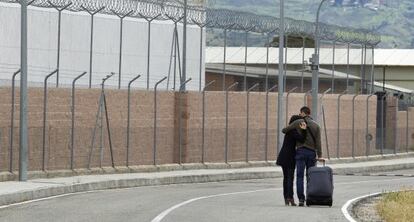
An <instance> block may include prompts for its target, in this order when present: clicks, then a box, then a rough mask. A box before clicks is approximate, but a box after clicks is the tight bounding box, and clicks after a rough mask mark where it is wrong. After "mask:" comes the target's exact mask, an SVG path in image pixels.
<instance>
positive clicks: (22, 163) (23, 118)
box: [19, 1, 28, 181]
mask: <svg viewBox="0 0 414 222" xmlns="http://www.w3.org/2000/svg"><path fill="white" fill-rule="evenodd" d="M20 4H21V20H20V21H21V25H20V26H21V27H20V28H21V32H20V35H21V39H20V41H21V43H20V44H21V46H20V50H21V53H20V70H21V77H20V139H19V140H20V152H19V180H20V181H27V162H28V159H27V158H28V157H27V152H28V144H27V2H26V1H20Z"/></svg>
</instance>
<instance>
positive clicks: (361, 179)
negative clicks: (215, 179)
mask: <svg viewBox="0 0 414 222" xmlns="http://www.w3.org/2000/svg"><path fill="white" fill-rule="evenodd" d="M334 180H335V191H334V206H333V207H332V208H329V207H286V206H284V204H283V197H282V190H281V179H265V180H250V181H230V182H220V183H206V184H186V185H170V186H158V187H140V188H132V189H122V190H107V191H98V192H90V193H83V194H74V195H69V196H63V197H58V198H53V199H47V200H42V201H37V202H31V203H27V204H22V205H18V206H11V207H8V208H5V209H1V210H0V221H7V222H10V221H17V222H19V221H22V222H23V221H24V222H28V221H31V222H37V221H39V222H45V221H74V222H75V221H76V222H79V221H102V222H106V221H108V222H109V221H111V222H112V221H149V222H150V221H153V222H156V221H163V222H172V221H174V222H190V221H191V222H204V221H205V222H207V221H220V222H221V221H225V222H227V221H254V222H256V221H272V222H274V221H306V222H312V221H330V222H331V221H346V219H345V218H344V216H343V215H342V212H341V207H342V205H343V204H345V202H346V201H347V200H349V199H352V198H354V197H358V196H361V195H365V194H369V193H375V192H380V191H387V190H396V189H399V188H402V187H408V186H413V185H414V178H413V177H395V176H392V177H374V176H335V177H334ZM157 216H158V217H157Z"/></svg>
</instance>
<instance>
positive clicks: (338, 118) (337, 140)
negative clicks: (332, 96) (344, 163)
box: [336, 90, 348, 159]
mask: <svg viewBox="0 0 414 222" xmlns="http://www.w3.org/2000/svg"><path fill="white" fill-rule="evenodd" d="M347 92H348V90H345V91H344V92H343V93H341V94H339V96H338V116H337V118H336V119H337V126H338V128H337V133H336V136H337V138H336V158H337V159H339V158H340V154H339V131H340V123H341V116H340V113H341V97H342V96H343V95H345V94H346V93H347Z"/></svg>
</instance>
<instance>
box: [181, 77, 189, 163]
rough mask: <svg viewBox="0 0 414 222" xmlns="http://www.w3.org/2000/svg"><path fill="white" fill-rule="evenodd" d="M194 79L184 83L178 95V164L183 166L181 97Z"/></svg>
mask: <svg viewBox="0 0 414 222" xmlns="http://www.w3.org/2000/svg"><path fill="white" fill-rule="evenodd" d="M191 80H192V79H191V78H189V79H187V80H186V81H185V82H183V83H182V84H181V85H180V91H179V93H178V102H179V104H178V148H179V157H178V163H179V164H180V165H181V164H182V152H183V141H182V140H183V138H182V137H183V126H182V121H183V115H182V113H181V112H182V107H181V106H182V102H181V95H182V93H183V92H184V91H185V85H186V84H187V83H188V82H190V81H191Z"/></svg>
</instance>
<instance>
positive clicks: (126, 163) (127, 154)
mask: <svg viewBox="0 0 414 222" xmlns="http://www.w3.org/2000/svg"><path fill="white" fill-rule="evenodd" d="M140 77H141V75H138V76H136V77H135V78H133V79H132V80H131V81H130V82H129V83H128V113H127V116H128V117H127V119H128V120H127V150H126V161H125V165H126V167H129V137H130V124H131V84H132V83H133V82H134V81H135V80H137V79H139V78H140Z"/></svg>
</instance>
